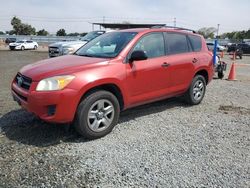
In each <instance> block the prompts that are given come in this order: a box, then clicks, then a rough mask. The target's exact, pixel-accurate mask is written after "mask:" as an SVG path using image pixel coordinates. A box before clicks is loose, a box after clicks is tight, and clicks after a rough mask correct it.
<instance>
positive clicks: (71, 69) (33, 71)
mask: <svg viewBox="0 0 250 188" xmlns="http://www.w3.org/2000/svg"><path fill="white" fill-rule="evenodd" d="M107 63H108V59H103V58H93V57H83V56H76V55H66V56H61V57H57V58H52V59H46V60H42V61H38V62H37V63H34V64H29V65H26V66H24V67H23V68H22V69H21V70H20V73H21V74H23V75H24V76H27V77H30V78H32V80H34V81H40V80H42V79H44V78H48V77H52V76H58V75H66V74H74V73H76V72H79V71H83V70H86V69H91V68H94V67H97V66H102V65H106V64H107Z"/></svg>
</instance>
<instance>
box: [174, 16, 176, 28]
mask: <svg viewBox="0 0 250 188" xmlns="http://www.w3.org/2000/svg"><path fill="white" fill-rule="evenodd" d="M174 27H176V18H174Z"/></svg>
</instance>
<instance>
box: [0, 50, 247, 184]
mask: <svg viewBox="0 0 250 188" xmlns="http://www.w3.org/2000/svg"><path fill="white" fill-rule="evenodd" d="M45 58H47V53H45V52H38V51H23V52H22V51H7V50H0V80H1V82H0V88H1V90H0V169H1V170H0V187H250V73H249V72H250V57H249V56H244V57H243V60H237V64H238V66H237V67H236V69H237V70H236V72H237V79H238V80H237V81H227V80H225V79H224V80H218V79H214V80H213V81H212V83H211V84H210V85H209V86H208V87H207V93H206V96H205V98H204V101H203V102H202V104H200V105H198V106H187V105H185V104H184V103H182V101H181V100H180V99H169V100H165V101H160V102H157V103H153V104H149V105H144V106H141V107H138V108H134V109H131V110H128V111H125V112H123V113H122V114H121V117H120V121H119V124H118V125H117V126H116V127H115V129H114V130H113V132H112V133H111V134H109V135H108V136H106V137H104V138H101V139H98V140H94V141H87V140H84V139H82V138H81V137H79V136H78V135H77V134H76V133H75V132H73V131H71V132H65V131H64V129H63V127H62V126H60V125H52V124H47V123H44V122H42V121H40V120H39V119H37V118H36V117H34V116H33V115H32V114H29V113H27V112H25V111H24V110H22V109H20V108H19V106H18V105H17V104H16V103H15V102H13V100H12V97H11V94H10V83H11V80H12V79H13V77H14V76H15V74H16V72H17V71H18V70H19V69H20V68H21V67H22V66H24V65H26V64H29V63H32V62H35V61H37V60H40V59H45ZM224 60H225V61H226V62H229V63H231V60H230V58H229V57H228V56H226V57H225V58H224ZM227 75H228V72H227ZM227 75H226V77H227Z"/></svg>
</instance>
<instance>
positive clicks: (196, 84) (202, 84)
mask: <svg viewBox="0 0 250 188" xmlns="http://www.w3.org/2000/svg"><path fill="white" fill-rule="evenodd" d="M195 90H196V91H195ZM194 92H195V93H194ZM205 92H206V81H205V78H204V77H203V76H202V75H196V76H195V77H194V78H193V80H192V83H191V85H190V87H189V89H188V90H187V92H186V93H185V95H184V99H185V101H186V102H187V103H188V104H190V105H197V104H199V103H200V102H201V101H202V99H203V98H204V96H205Z"/></svg>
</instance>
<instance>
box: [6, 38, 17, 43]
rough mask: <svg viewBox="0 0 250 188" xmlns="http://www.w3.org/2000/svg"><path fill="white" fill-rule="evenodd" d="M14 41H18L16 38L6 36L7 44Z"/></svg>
mask: <svg viewBox="0 0 250 188" xmlns="http://www.w3.org/2000/svg"><path fill="white" fill-rule="evenodd" d="M12 42H16V38H6V39H5V44H9V43H12Z"/></svg>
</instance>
